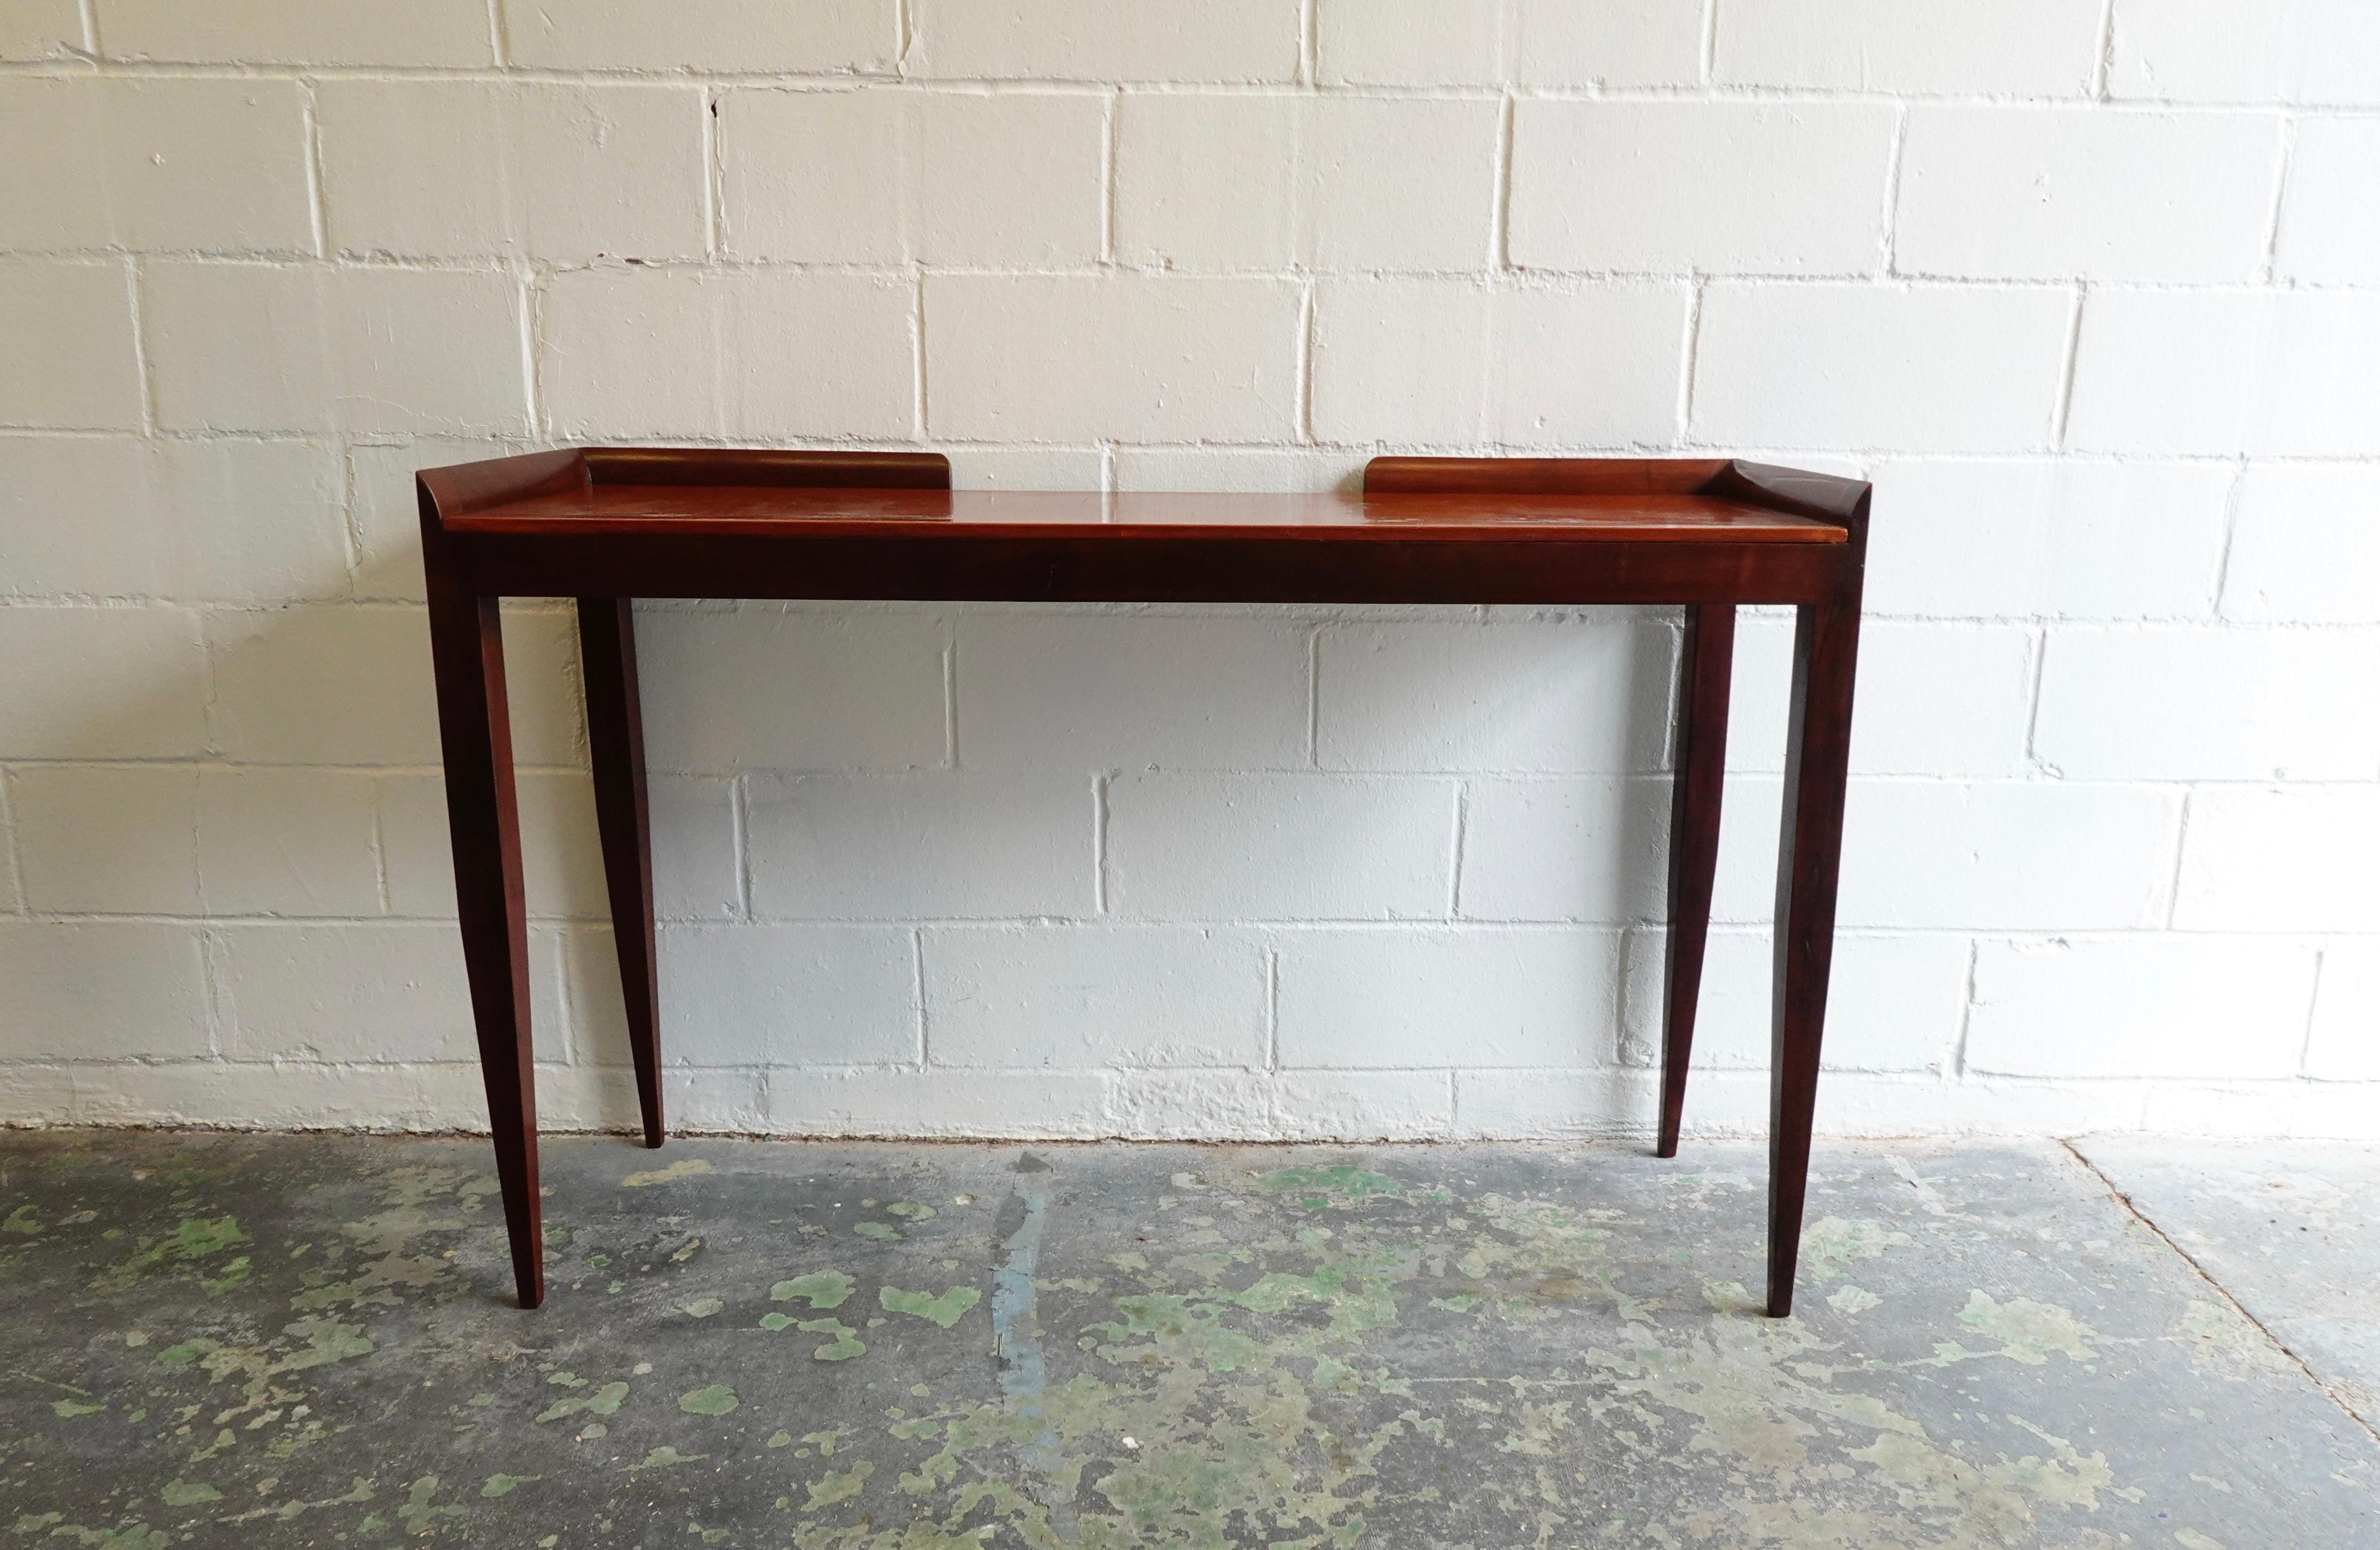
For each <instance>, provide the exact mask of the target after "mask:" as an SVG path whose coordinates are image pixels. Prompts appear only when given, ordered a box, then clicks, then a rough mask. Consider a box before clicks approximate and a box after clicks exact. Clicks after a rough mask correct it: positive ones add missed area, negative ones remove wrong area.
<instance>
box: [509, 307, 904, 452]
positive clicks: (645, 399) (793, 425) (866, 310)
mask: <svg viewBox="0 0 2380 1550" xmlns="http://www.w3.org/2000/svg"><path fill="white" fill-rule="evenodd" d="M916 306H917V292H916V289H915V288H914V287H913V286H912V285H909V284H908V283H906V282H905V281H896V280H893V279H892V278H889V277H885V276H878V275H862V274H818V273H794V272H777V271H769V272H761V271H743V272H732V271H731V272H722V271H715V270H700V269H686V270H674V269H672V270H662V269H639V268H635V267H627V268H620V269H613V268H608V267H606V268H598V269H589V270H580V271H576V272H568V273H563V274H557V275H555V276H554V277H553V281H552V282H551V284H550V285H548V287H547V289H546V292H545V297H544V305H543V308H542V310H541V312H540V317H541V319H542V321H543V329H542V333H541V338H540V351H539V377H540V385H541V387H542V388H543V391H544V394H545V414H546V418H547V420H548V421H549V423H550V425H551V427H552V430H553V433H554V434H555V435H556V436H558V437H562V438H565V439H579V438H590V437H591V438H611V439H635V438H638V437H651V436H662V437H667V436H699V437H719V438H731V437H732V438H735V439H738V440H747V441H748V440H752V439H756V438H757V439H761V440H777V439H785V438H793V437H804V438H811V437H831V436H870V437H905V436H907V435H909V434H910V433H911V431H912V430H914V429H915V427H916V415H917V403H916V386H915V380H914V378H915V372H914V369H913V366H912V361H911V355H912V345H911V336H912V324H913V321H914V315H915V311H916Z"/></svg>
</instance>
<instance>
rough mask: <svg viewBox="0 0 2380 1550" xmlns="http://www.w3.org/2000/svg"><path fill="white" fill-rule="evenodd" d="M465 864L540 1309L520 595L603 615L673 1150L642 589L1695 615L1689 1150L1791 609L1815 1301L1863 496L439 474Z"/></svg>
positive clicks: (546, 461) (1761, 468)
mask: <svg viewBox="0 0 2380 1550" xmlns="http://www.w3.org/2000/svg"><path fill="white" fill-rule="evenodd" d="M418 483H419V490H420V496H421V515H422V543H423V552H424V560H425V563H426V565H427V568H428V571H429V575H430V597H431V647H432V654H433V658H434V661H435V667H436V672H437V682H438V695H439V716H440V728H441V733H442V735H443V738H444V741H445V746H446V782H447V805H448V813H449V817H450V819H451V822H452V827H453V830H454V836H455V878H456V889H457V896H458V899H459V900H460V901H461V910H460V914H461V916H462V930H463V938H464V949H465V959H466V963H467V966H468V970H469V974H470V981H471V995H472V1008H473V1015H474V1017H475V1019H476V1020H477V1022H478V1024H479V1034H480V1060H481V1063H482V1066H483V1068H484V1070H485V1072H486V1078H487V1086H488V1100H489V1108H490V1113H491V1117H492V1120H493V1128H494V1132H495V1142H496V1153H497V1165H498V1173H499V1176H500V1178H501V1180H502V1182H503V1185H504V1205H505V1219H506V1224H507V1227H508V1228H509V1229H510V1231H511V1235H512V1244H513V1260H514V1271H515V1276H516V1280H517V1282H518V1286H519V1290H520V1296H521V1301H522V1303H523V1305H524V1306H529V1307H534V1306H535V1305H536V1304H537V1302H539V1300H540V1298H541V1297H542V1296H543V1287H544V1282H543V1273H542V1268H541V1265H540V1258H539V1255H540V1247H539V1228H538V1217H539V1212H538V1198H537V1148H536V1143H537V1130H536V1097H535V1093H534V1089H533V1086H532V1084H531V1074H532V1072H531V1066H530V1060H529V1053H528V1052H529V1043H528V979H527V969H526V925H525V921H526V916H525V914H524V906H523V901H522V895H521V882H520V854H519V850H520V838H519V817H518V814H517V812H516V808H515V805H514V799H513V780H512V750H511V736H510V731H509V726H508V721H507V718H506V712H505V704H504V661H503V652H502V640H501V635H500V622H499V618H498V615H497V612H496V606H495V605H496V599H499V598H502V597H506V596H516V595H520V596H539V597H554V596H562V597H575V598H577V599H578V600H579V617H580V626H581V635H582V641H583V645H584V650H585V657H586V664H587V674H586V682H587V691H588V721H589V750H590V754H591V756H592V763H593V765H594V774H595V784H596V793H597V812H598V817H599V823H600V827H601V831H602V842H603V852H604V861H605V869H606V875H607V878H608V879H609V882H610V887H611V893H612V905H613V920H614V926H615V929H616V934H617V936H618V938H619V941H620V944H621V975H622V981H623V987H624V989H625V992H626V998H627V1002H628V1022H629V1030H630V1044H631V1048H632V1053H633V1055H634V1057H635V1060H636V1065H637V1087H638V1098H639V1102H640V1107H641V1108H642V1110H643V1118H644V1121H645V1131H646V1139H647V1141H648V1144H660V1141H661V1137H662V1109H661V1095H660V1030H659V988H658V983H657V979H656V965H655V963H654V955H653V935H652V880H651V868H652V862H651V855H650V816H649V813H648V808H647V802H646V796H645V789H644V767H643V752H642V726H641V718H640V714H639V709H638V704H637V697H638V696H637V684H636V648H635V636H634V623H633V616H632V613H631V611H630V608H629V599H632V598H635V597H753V598H820V599H824V598H883V599H982V600H999V599H1013V600H1024V601H1038V600H1057V599H1063V600H1087V601H1160V600H1165V601H1171V600H1179V601H1216V602H1309V603H1336V602H1366V601H1370V602H1461V603H1496V602H1517V603H1530V602H1535V603H1560V604H1570V603H1590V602H1651V603H1659V602H1666V603H1683V604H1685V605H1687V606H1688V609H1689V612H1688V616H1687V625H1686V652H1685V660H1684V667H1683V671H1682V676H1681V682H1680V685H1679V696H1680V697H1679V750H1678V769H1677V774H1676V777H1675V794H1674V801H1673V824H1674V833H1673V837H1672V851H1671V866H1670V914H1671V920H1670V960H1669V964H1668V973H1667V975H1666V992H1667V998H1666V999H1667V1011H1666V1014H1665V1018H1664V1075H1663V1084H1662V1106H1661V1116H1660V1142H1659V1147H1660V1150H1661V1153H1662V1155H1664V1156H1669V1155H1670V1154H1671V1153H1673V1152H1674V1150H1675V1147H1676V1142H1677V1135H1678V1128H1679V1122H1680V1115H1681V1113H1682V1107H1683V1103H1684V1097H1685V1077H1686V1066H1687V1060H1688V1057H1689V1055H1690V1053H1691V1049H1692V1043H1693V1030H1694V1008H1695V1001H1696V999H1697V997H1696V991H1697V987H1698V984H1699V980H1700V977H1701V960H1702V946H1703V940H1704V937H1705V934H1706V930H1707V926H1708V921H1709V911H1710V893H1711V879H1712V870H1713V867H1714V866H1715V864H1716V858H1717V853H1718V815H1719V806H1720V803H1719V796H1720V787H1721V784H1722V781H1723V773H1724V750H1725V741H1726V720H1727V700H1728V685H1729V660H1730V652H1731V648H1732V642H1733V636H1734V612H1733V605H1735V604H1738V603H1791V604H1794V605H1796V606H1797V608H1798V615H1797V617H1798V621H1799V623H1798V627H1797V630H1796V633H1795V639H1794V669H1793V672H1794V678H1793V684H1794V688H1793V700H1792V711H1791V741H1790V745H1789V747H1788V750H1787V762H1786V770H1787V774H1786V797H1785V806H1786V817H1785V823H1784V826H1783V833H1782V836H1781V839H1780V845H1779V849H1780V856H1779V880H1778V926H1777V963H1776V975H1777V987H1776V1001H1775V1026H1774V1029H1773V1044H1774V1060H1773V1076H1772V1090H1771V1109H1770V1113H1771V1125H1770V1187H1769V1188H1770V1193H1769V1266H1768V1269H1769V1278H1768V1308H1769V1312H1771V1313H1772V1314H1780V1315H1781V1314H1785V1313H1787V1312H1788V1311H1790V1309H1791V1305H1792V1295H1793V1275H1794V1266H1795V1262H1796V1258H1797V1251H1798V1249H1799V1244H1800V1234H1801V1221H1802V1213H1803V1201H1804V1196H1805V1193H1806V1189H1807V1183H1808V1178H1809V1149H1810V1136H1811V1132H1812V1130H1813V1115H1814V1110H1815V1100H1816V1090H1817V1073H1818V1066H1819V1058H1820V1053H1819V1050H1820V1035H1821V1033H1822V1031H1823V1027H1824V1023H1825V1016H1826V999H1827V981H1828V970H1829V966H1830V960H1831V954H1832V950H1833V938H1834V909H1835V886H1836V879H1837V876H1838V874H1839V872H1840V857H1841V840H1842V808H1843V792H1844V784H1845V776H1846V770H1847V761H1848V751H1849V746H1850V728H1851V707H1852V676H1853V667H1854V662H1855V659H1856V656H1857V650H1858V635H1859V600H1860V580H1861V571H1862V567H1863V565H1864V558H1865V550H1866V534H1867V515H1868V500H1869V493H1868V487H1867V486H1866V485H1864V484H1861V483H1858V482H1857V481H1854V480H1850V479H1843V478H1834V477H1832V476H1829V475H1824V474H1813V473H1806V472H1803V471H1801V470H1798V469H1791V468H1779V467H1774V466H1766V465H1760V464H1752V463H1744V462H1740V461H1732V460H1728V459H1712V458H1699V459H1697V458H1650V459H1647V458H1571V459H1564V458H1553V459H1526V458H1513V459H1494V458H1427V457H1384V458H1376V459H1374V460H1373V461H1372V463H1371V465H1370V466H1369V467H1368V468H1367V469H1366V475H1365V491H1364V492H1363V493H1362V494H1357V495H1344V494H1342V495H1249V494H1174V495H1160V494H1131V495H1099V494H1074V493H1065V492H1054V493H1053V492H1013V491H966V492H962V493H953V492H952V491H951V490H950V489H949V484H950V466H949V464H948V463H947V462H946V461H945V460H943V459H942V458H941V457H939V456H937V455H934V454H918V453H873V452H826V453H808V452H771V451H740V450H730V449H701V448H643V447H608V448H589V449H587V450H585V451H564V452H553V453H534V454H525V455H522V456H518V457H508V458H498V459H494V460H492V461H489V462H484V463H474V464H465V465H461V466H455V467H448V468H433V469H427V470H424V471H423V472H422V473H421V474H420V476H419V480H418Z"/></svg>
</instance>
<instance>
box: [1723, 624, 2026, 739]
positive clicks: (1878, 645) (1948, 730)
mask: <svg viewBox="0 0 2380 1550" xmlns="http://www.w3.org/2000/svg"><path fill="white" fill-rule="evenodd" d="M1793 635H1794V620H1793V618H1792V617H1791V615H1790V614H1782V613H1764V614H1755V615H1751V616H1747V617H1744V618H1743V619H1741V620H1739V622H1738V624H1737V626H1736V637H1735V677H1734V684H1733V686H1734V696H1733V699H1734V703H1733V705H1732V706H1730V712H1729V717H1728V766H1729V768H1730V769H1760V770H1770V769H1776V770H1781V769H1784V768H1785V757H1786V746H1785V745H1786V723H1787V716H1788V712H1789V710H1790V708H1791V696H1792V686H1793V685H1792V677H1793ZM2034 650H2035V647H2034V631H2033V629H2032V628H2030V627H2029V626H2024V625H2016V624H1935V623H1932V622H1927V621H1902V620H1889V619H1872V620H1869V621H1867V622H1866V623H1864V624H1863V625H1862V626H1861V629H1860V652H1859V694H1858V700H1857V706H1856V710H1855V713H1854V714H1853V716H1852V758H1851V768H1852V774H1854V775H1948V776H2016V775H2021V774H2022V773H2024V772H2025V769H2026V768H2027V765H2026V739H2027V736H2028V735H2029V733H2030V732H2031V728H2032V721H2033V701H2034Z"/></svg>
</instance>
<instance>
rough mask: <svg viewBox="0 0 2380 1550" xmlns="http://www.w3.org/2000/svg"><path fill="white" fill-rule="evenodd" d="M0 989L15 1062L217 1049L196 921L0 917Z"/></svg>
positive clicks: (151, 1056) (189, 1054)
mask: <svg viewBox="0 0 2380 1550" xmlns="http://www.w3.org/2000/svg"><path fill="white" fill-rule="evenodd" d="M0 984H6V986H7V987H8V998H7V1003H6V1008H5V1010H0V1019H5V1024H0V1025H5V1026H6V1028H7V1030H8V1036H7V1043H8V1047H9V1049H10V1051H11V1053H12V1054H13V1055H15V1056H18V1057H22V1056H30V1055H36V1054H42V1053H51V1054H55V1055H57V1056H59V1057H61V1058H62V1059H65V1060H72V1061H87V1060H109V1061H112V1060H135V1059H158V1058H165V1059H173V1058H177V1057H199V1056H205V1055H208V1054H210V1053H212V1042H211V1039H210V1035H209V1033H208V1025H207V982H206V968H205V958H204V954H203V952H202V951H201V946H200V933H199V927H198V926H197V925H196V924H195V923H184V922H177V921H146V920H93V921H49V920H0ZM101 1080H105V1078H104V1077H103V1078H101Z"/></svg>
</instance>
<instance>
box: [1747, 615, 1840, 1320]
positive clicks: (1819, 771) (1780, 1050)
mask: <svg viewBox="0 0 2380 1550" xmlns="http://www.w3.org/2000/svg"><path fill="white" fill-rule="evenodd" d="M1858 654H1859V602H1858V597H1857V593H1856V591H1855V590H1854V592H1853V594H1852V597H1851V598H1850V599H1848V600H1838V601H1834V602H1828V603H1822V604H1816V605H1808V604H1805V605H1803V608H1802V609H1801V610H1800V611H1799V617H1798V619H1797V621H1796V624H1795V627H1794V631H1793V708H1792V714H1791V721H1790V722H1789V723H1788V731H1787V744H1786V754H1785V813H1784V817H1783V820H1782V822H1781V823H1780V824H1779V840H1778V849H1777V926H1776V963H1775V971H1776V988H1775V993H1774V997H1773V999H1772V1015H1773V1018H1774V1021H1773V1023H1772V1031H1771V1038H1770V1044H1769V1059H1770V1069H1769V1098H1768V1313H1769V1315H1770V1316H1771V1317H1774V1318H1782V1317H1784V1316H1785V1315H1786V1314H1789V1313H1791V1312H1792V1311H1793V1269H1794V1265H1795V1262H1796V1260H1797V1259H1798V1258H1799V1257H1800V1253H1801V1247H1802V1204H1803V1196H1804V1194H1805V1193H1806V1192H1807V1190H1808V1187H1809V1182H1810V1129H1811V1117H1812V1114H1813V1112H1814V1111H1815V1108H1816V1105H1817V1096H1818V1058H1819V1039H1820V1035H1822V1034H1823V1033H1824V1032H1825V1029H1826V1021H1827V975H1828V968H1829V966H1830V965H1831V963H1832V962H1833V958H1834V950H1835V883H1836V880H1837V878H1838V876H1839V875H1840V871H1841V864H1842V849H1843V788H1844V783H1845V781H1846V779H1847V776H1848V774H1849V769H1850V755H1851V741H1852V669H1853V667H1854V666H1855V664H1856V661H1857V659H1858Z"/></svg>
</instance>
